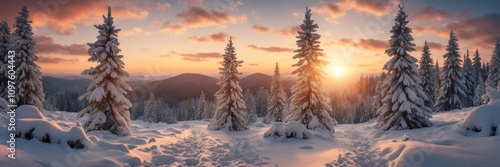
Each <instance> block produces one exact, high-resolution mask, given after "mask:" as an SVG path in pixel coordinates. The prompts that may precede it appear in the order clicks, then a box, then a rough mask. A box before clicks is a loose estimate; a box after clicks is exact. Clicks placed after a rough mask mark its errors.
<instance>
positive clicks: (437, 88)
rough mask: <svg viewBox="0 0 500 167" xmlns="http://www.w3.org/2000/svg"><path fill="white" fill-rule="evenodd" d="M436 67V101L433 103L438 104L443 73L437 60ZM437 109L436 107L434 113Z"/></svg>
mask: <svg viewBox="0 0 500 167" xmlns="http://www.w3.org/2000/svg"><path fill="white" fill-rule="evenodd" d="M434 67H436V69H435V70H434V72H435V78H434V99H433V101H434V102H436V101H437V97H438V96H439V87H440V85H441V79H440V77H439V76H440V74H441V71H440V68H439V62H438V61H437V60H436V65H435V66H434ZM435 109H436V108H435V107H434V111H436V110H435Z"/></svg>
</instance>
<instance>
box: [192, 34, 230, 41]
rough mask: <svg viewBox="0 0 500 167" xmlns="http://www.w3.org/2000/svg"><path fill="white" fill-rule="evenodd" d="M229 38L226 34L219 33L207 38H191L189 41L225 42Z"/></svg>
mask: <svg viewBox="0 0 500 167" xmlns="http://www.w3.org/2000/svg"><path fill="white" fill-rule="evenodd" d="M228 38H229V35H228V34H227V33H225V32H219V33H215V34H210V35H207V36H201V37H197V36H190V37H188V39H189V40H193V41H197V42H225V41H226V40H227V39H228Z"/></svg>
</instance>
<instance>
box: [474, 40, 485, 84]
mask: <svg viewBox="0 0 500 167" xmlns="http://www.w3.org/2000/svg"><path fill="white" fill-rule="evenodd" d="M472 67H473V68H474V73H475V74H474V76H475V77H476V78H475V80H476V82H475V83H474V85H475V86H477V84H478V82H479V77H481V78H482V76H483V72H482V68H481V56H480V55H479V50H477V49H476V52H475V53H474V58H473V59H472ZM483 81H484V78H483ZM483 83H484V82H483Z"/></svg>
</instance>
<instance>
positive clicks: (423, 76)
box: [418, 41, 436, 112]
mask: <svg viewBox="0 0 500 167" xmlns="http://www.w3.org/2000/svg"><path fill="white" fill-rule="evenodd" d="M434 70H435V68H434V62H433V61H432V58H431V52H430V50H429V46H428V45H427V41H425V43H424V47H423V49H422V57H421V58H420V68H419V69H418V75H419V76H420V80H421V81H422V82H421V83H420V86H421V87H422V89H423V90H424V92H425V95H427V97H428V98H423V100H424V106H426V107H428V108H430V109H431V111H433V112H434V111H435V110H436V109H435V108H434V82H435V81H436V73H435V71H434Z"/></svg>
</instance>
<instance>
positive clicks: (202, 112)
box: [196, 90, 209, 120]
mask: <svg viewBox="0 0 500 167" xmlns="http://www.w3.org/2000/svg"><path fill="white" fill-rule="evenodd" d="M197 110H198V116H197V117H196V120H201V119H203V117H206V116H207V115H209V114H207V112H208V110H207V100H205V92H203V90H201V94H200V98H198V106H197Z"/></svg>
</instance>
